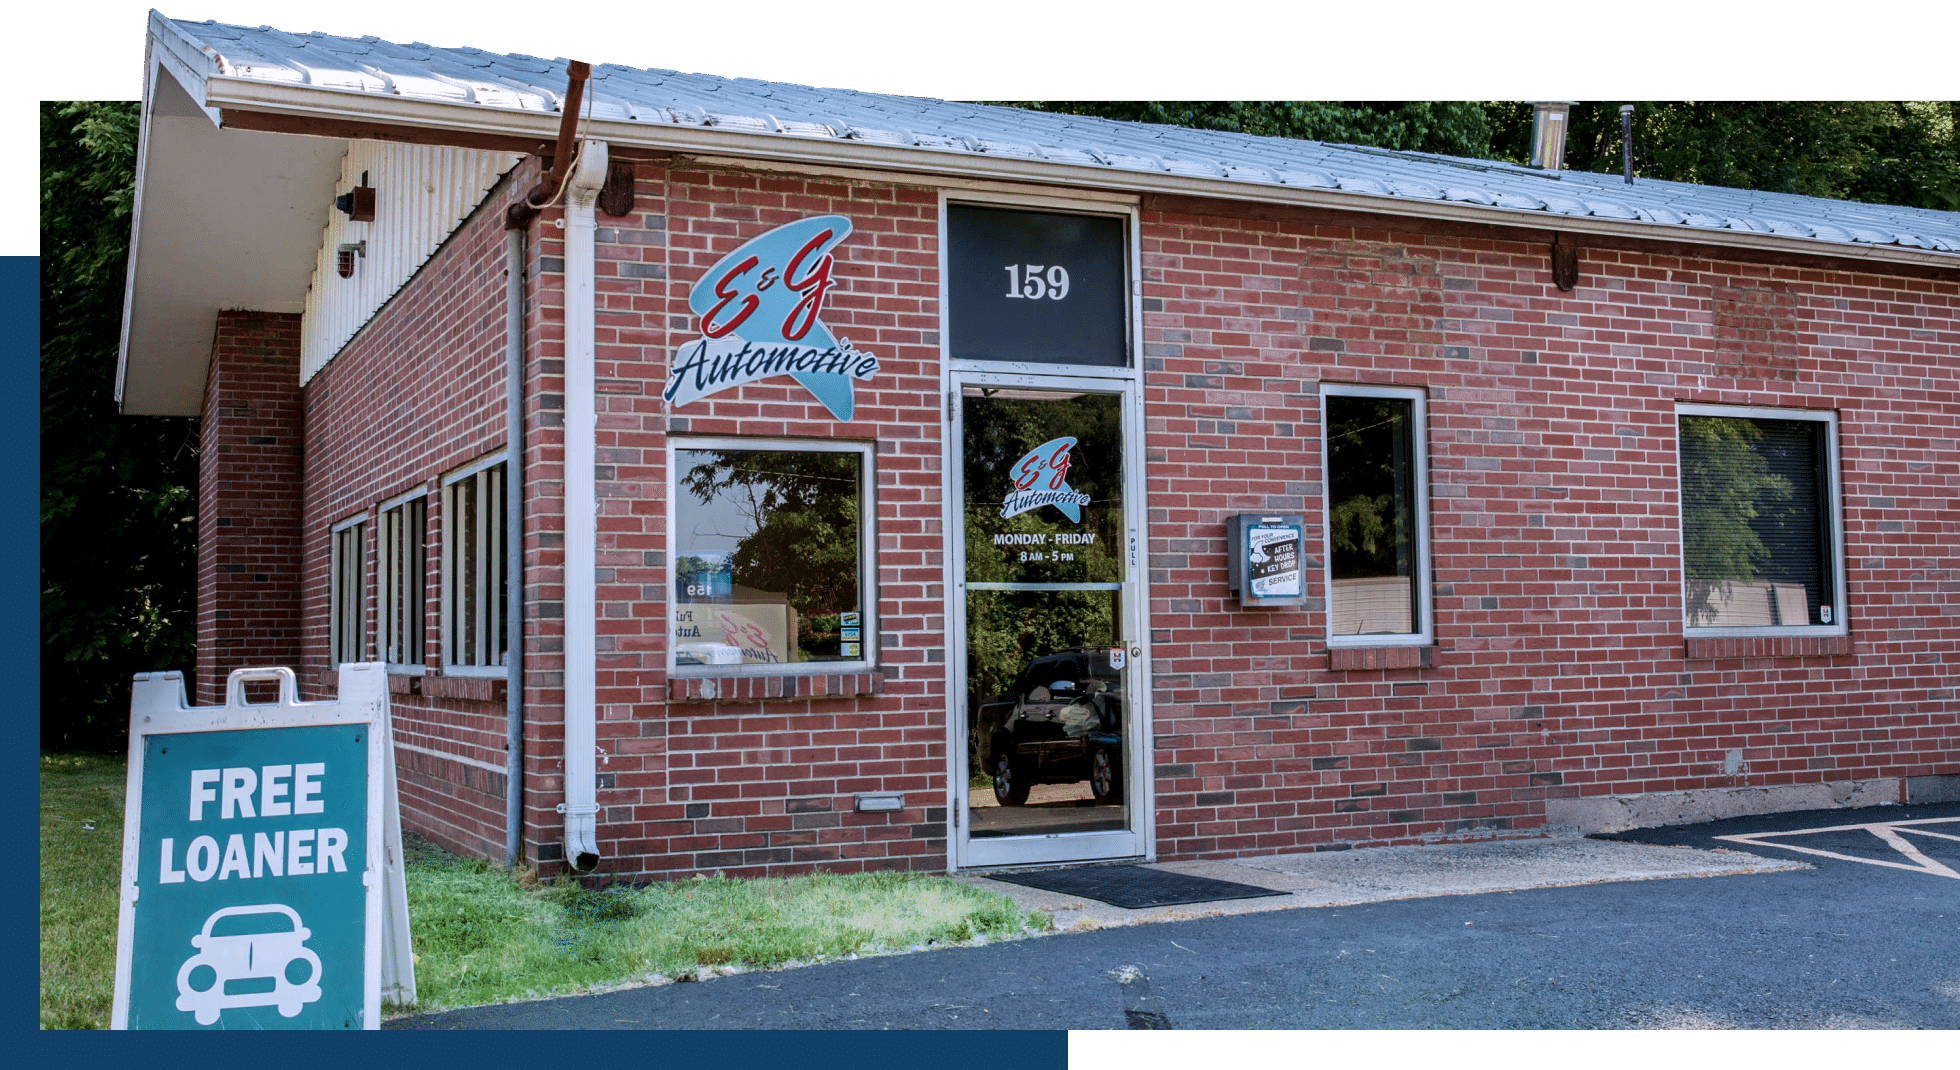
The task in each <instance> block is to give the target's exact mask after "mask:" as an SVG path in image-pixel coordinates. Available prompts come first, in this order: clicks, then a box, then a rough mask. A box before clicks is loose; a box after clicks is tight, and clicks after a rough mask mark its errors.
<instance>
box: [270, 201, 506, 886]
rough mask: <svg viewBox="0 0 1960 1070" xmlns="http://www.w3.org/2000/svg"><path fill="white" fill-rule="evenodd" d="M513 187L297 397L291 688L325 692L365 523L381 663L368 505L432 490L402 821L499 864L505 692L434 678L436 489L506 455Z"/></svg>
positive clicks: (399, 680)
mask: <svg viewBox="0 0 1960 1070" xmlns="http://www.w3.org/2000/svg"><path fill="white" fill-rule="evenodd" d="M514 174H515V175H516V176H520V178H521V180H522V181H523V182H524V183H525V185H524V187H523V188H527V189H528V188H529V184H530V183H532V182H535V180H536V174H535V169H534V165H531V164H526V165H523V166H520V167H519V169H518V170H517V171H516V172H515V173H514ZM515 185H516V180H514V179H513V178H512V177H506V179H505V180H504V182H503V183H502V184H501V185H499V186H498V187H497V188H496V189H495V190H493V191H492V192H491V193H490V194H489V195H488V196H487V197H486V198H485V201H484V203H483V205H481V206H479V208H478V209H477V211H476V212H475V213H474V214H473V215H472V216H471V217H470V218H469V219H468V220H466V221H465V222H464V223H463V224H462V226H461V227H460V228H459V229H458V230H457V232H456V233H455V234H453V235H451V237H450V238H449V240H448V242H447V243H445V244H444V245H443V246H442V248H440V249H439V250H437V252H436V253H435V254H434V255H433V256H432V257H430V259H429V261H428V262H427V263H426V264H424V265H423V266H422V268H421V269H420V270H419V271H418V272H417V274H416V275H415V276H414V277H413V278H412V279H411V280H410V281H409V282H408V283H407V284H406V285H404V286H403V287H402V289H401V290H400V291H399V292H398V293H397V294H396V295H395V296H394V297H393V298H392V299H391V300H390V301H389V302H388V303H387V304H386V305H384V306H383V307H382V308H381V310H380V311H378V312H377V313H376V314H375V315H374V317H373V318H372V319H371V320H370V321H369V322H368V323H367V324H366V326H364V327H363V328H362V329H361V331H360V332H359V333H358V334H357V335H356V336H355V337H354V339H353V340H352V341H351V342H350V343H349V344H348V345H347V346H346V347H345V348H344V349H343V350H342V351H341V352H340V353H339V354H338V355H337V356H335V357H334V358H333V360H332V361H330V362H329V363H328V364H327V365H326V367H324V368H323V369H321V371H320V372H319V373H318V374H316V375H315V376H314V377H313V379H312V380H311V381H310V382H309V383H308V384H307V386H306V389H305V405H306V416H305V423H306V468H305V479H306V511H305V520H304V531H305V538H306V552H305V560H304V590H305V602H304V605H305V639H306V641H305V652H304V655H303V657H302V658H301V662H300V664H301V666H302V672H301V678H302V680H303V681H305V684H306V686H307V688H308V690H309V691H310V692H311V693H312V695H313V696H315V697H318V696H323V695H326V694H329V693H330V692H331V690H332V688H333V685H334V672H333V668H332V665H331V664H330V659H329V648H328V628H329V624H328V620H329V606H330V586H329V579H330V570H331V560H332V558H331V540H330V538H329V532H330V530H331V528H332V527H333V525H334V524H336V523H338V522H340V521H342V520H345V519H348V518H350V517H353V516H356V515H361V514H365V516H366V519H367V522H368V527H367V540H366V541H367V549H366V552H365V557H364V563H363V576H364V578H365V579H364V583H365V586H366V589H367V606H368V612H367V616H366V620H365V623H364V625H363V632H362V634H363V636H364V639H363V651H364V654H363V656H364V657H370V658H371V657H375V656H377V646H376V642H377V635H378V626H379V620H378V610H377V603H378V601H379V594H378V592H379V587H378V578H377V572H376V570H377V564H378V560H379V555H380V547H379V523H378V520H379V513H378V512H377V506H378V505H379V504H380V503H382V502H384V501H387V500H389V499H391V498H394V497H396V496H398V495H401V494H404V493H407V492H410V491H413V490H417V489H421V490H425V491H427V497H426V498H425V501H426V503H427V518H426V519H427V529H426V557H425V560H424V576H425V580H426V587H425V592H424V600H423V605H424V608H425V614H424V635H425V640H426V643H425V648H424V651H423V655H422V657H421V658H419V659H417V660H418V661H419V662H420V664H421V665H422V667H423V671H424V674H425V675H423V676H421V677H419V678H410V677H407V676H398V677H396V678H394V680H393V687H394V689H395V693H394V694H393V695H392V698H391V709H392V711H393V717H394V730H395V739H396V742H397V743H398V744H399V745H400V746H399V749H398V751H397V754H396V761H397V767H398V769H399V770H400V777H401V785H400V788H401V799H402V810H403V821H404V823H405V824H406V825H407V826H408V827H410V828H412V829H414V830H416V831H417V832H420V833H422V834H424V835H426V836H428V837H429V838H430V839H432V840H434V841H436V842H437V843H440V844H442V845H443V846H445V847H449V848H451V849H453V850H459V851H464V852H467V853H471V854H478V855H487V856H489V857H493V858H501V857H502V856H503V853H504V836H505V832H504V825H505V819H504V807H505V801H504V788H505V780H504V775H505V774H504V768H505V762H504V759H505V740H506V727H505V707H504V697H503V694H504V691H503V689H504V682H503V679H502V678H501V676H499V677H497V678H495V679H485V678H482V677H468V676H456V677H447V678H446V677H444V676H443V675H442V673H441V666H442V654H441V619H440V618H441V592H442V588H441V583H442V531H443V501H442V498H443V496H442V484H441V481H442V476H443V475H444V474H445V473H447V472H449V471H451V470H453V469H455V468H458V467H460V466H462V465H465V464H468V463H469V462H471V461H473V460H476V459H478V458H481V457H483V456H485V455H488V454H491V453H494V452H496V451H497V450H500V449H502V448H503V447H504V444H505V429H504V394H505V376H506V370H505V341H504V315H505V309H504V292H505V291H504V282H505V280H504V256H505V254H504V227H503V209H504V206H505V205H506V204H508V203H509V201H510V199H511V198H512V197H513V196H514V193H513V192H512V191H513V188H514V187H515ZM376 225H377V226H379V225H381V223H377V224H376ZM533 264H534V265H535V264H536V252H535V250H534V251H533ZM335 281H337V280H334V279H328V280H327V285H332V284H333V283H334V282H335ZM533 284H534V285H535V270H534V271H533ZM532 374H533V376H535V375H536V368H535V362H533V373H532ZM533 420H535V417H533Z"/></svg>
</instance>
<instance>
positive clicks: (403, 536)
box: [379, 494, 429, 669]
mask: <svg viewBox="0 0 1960 1070" xmlns="http://www.w3.org/2000/svg"><path fill="white" fill-rule="evenodd" d="M428 507H429V504H428V501H427V500H426V499H425V498H424V497H423V496H422V495H421V494H416V495H415V496H414V497H411V498H407V499H404V500H400V501H396V502H394V503H391V504H389V505H384V506H383V507H382V509H381V576H380V581H379V586H380V589H381V590H380V597H381V625H380V627H381V639H380V646H381V650H380V657H381V660H383V661H385V662H387V663H388V664H390V665H404V666H412V667H414V668H418V669H419V668H421V666H422V652H423V649H424V644H423V637H422V618H423V606H424V604H425V603H424V598H425V594H424V592H425V590H426V588H425V587H424V585H423V575H422V572H423V563H424V561H425V560H426V558H425V550H426V546H427V543H426V535H425V524H426V522H427V518H428Z"/></svg>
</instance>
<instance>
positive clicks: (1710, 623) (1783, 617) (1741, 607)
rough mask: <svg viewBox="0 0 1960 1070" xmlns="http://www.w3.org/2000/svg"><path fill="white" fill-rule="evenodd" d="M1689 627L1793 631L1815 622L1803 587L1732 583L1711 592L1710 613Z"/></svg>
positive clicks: (1780, 584) (1726, 583)
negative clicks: (1811, 617)
mask: <svg viewBox="0 0 1960 1070" xmlns="http://www.w3.org/2000/svg"><path fill="white" fill-rule="evenodd" d="M1688 623H1690V624H1692V625H1694V626H1696V627H1701V628H1768V627H1772V626H1781V627H1785V628H1791V627H1801V626H1803V625H1806V624H1810V623H1812V621H1811V620H1810V602H1809V600H1808V599H1807V598H1806V597H1805V594H1804V589H1803V586H1802V585H1801V584H1795V583H1770V582H1767V581H1764V582H1757V583H1740V582H1737V581H1734V580H1730V581H1727V582H1724V583H1717V584H1714V585H1712V586H1711V587H1710V588H1709V591H1708V611H1707V612H1706V613H1705V614H1704V615H1702V616H1701V617H1700V618H1699V619H1697V620H1691V621H1689V622H1688Z"/></svg>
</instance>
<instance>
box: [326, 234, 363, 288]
mask: <svg viewBox="0 0 1960 1070" xmlns="http://www.w3.org/2000/svg"><path fill="white" fill-rule="evenodd" d="M334 252H335V253H337V254H339V258H340V263H339V265H338V267H339V271H340V277H341V278H343V279H351V278H353V277H354V258H355V257H357V256H359V257H365V256H367V242H365V241H357V242H349V243H347V244H345V245H341V246H339V247H337V248H336V249H335V250H334Z"/></svg>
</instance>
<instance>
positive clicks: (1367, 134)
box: [1005, 100, 1491, 157]
mask: <svg viewBox="0 0 1960 1070" xmlns="http://www.w3.org/2000/svg"><path fill="white" fill-rule="evenodd" d="M1005 103H1010V104H1011V105H1012V106H1013V107H1018V108H1027V109H1029V110H1031V111H1048V112H1062V113H1065V114H1069V115H1093V116H1098V117H1100V118H1104V119H1120V120H1125V121H1128V122H1139V123H1165V124H1168V125H1171V126H1184V127H1190V128H1192V129H1196V130H1233V131H1238V132H1240V133H1245V134H1257V135H1260V136H1262V137H1290V138H1300V139H1303V140H1307V141H1330V142H1337V143H1343V144H1354V145H1373V146H1375V147H1377V148H1384V149H1407V150H1411V151H1414V152H1440V153H1445V154H1447V155H1451V156H1475V157H1485V156H1489V155H1490V144H1491V140H1490V139H1491V125H1490V117H1489V115H1488V114H1487V112H1486V110H1485V109H1484V107H1483V106H1482V105H1481V104H1478V103H1475V102H1472V101H1461V100H1395V101H1379V100H1369V101H1362V100H1347V101H1336V100H1041V101H1013V102H1005Z"/></svg>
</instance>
